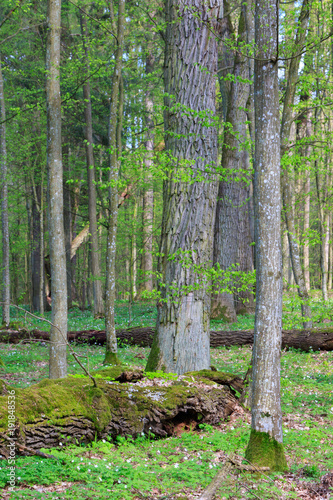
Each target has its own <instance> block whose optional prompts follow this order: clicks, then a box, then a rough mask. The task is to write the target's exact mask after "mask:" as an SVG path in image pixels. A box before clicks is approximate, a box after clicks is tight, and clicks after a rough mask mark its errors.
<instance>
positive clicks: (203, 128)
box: [146, 0, 221, 374]
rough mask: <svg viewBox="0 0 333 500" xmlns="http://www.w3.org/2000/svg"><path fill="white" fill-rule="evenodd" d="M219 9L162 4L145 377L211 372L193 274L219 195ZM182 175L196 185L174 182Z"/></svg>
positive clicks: (208, 243)
mask: <svg viewBox="0 0 333 500" xmlns="http://www.w3.org/2000/svg"><path fill="white" fill-rule="evenodd" d="M220 7H221V3H220V2H219V1H218V0H217V1H213V0H212V1H210V2H209V4H208V5H207V4H206V3H204V2H199V1H198V0H185V1H180V0H167V4H166V15H167V32H166V52H165V73H164V79H165V90H166V97H165V109H166V111H165V129H166V137H165V146H166V151H167V154H168V155H169V161H170V167H171V166H172V169H171V168H170V173H169V174H168V175H169V178H168V180H166V181H165V182H164V187H163V218H162V232H161V252H160V253H161V257H160V262H159V271H160V275H161V281H160V284H159V290H160V294H161V300H160V302H159V304H158V318H157V333H156V335H155V338H154V343H153V347H152V349H151V352H150V355H149V359H148V363H147V367H146V370H148V371H156V370H157V369H162V370H165V371H167V372H174V373H178V374H182V373H184V372H187V371H190V370H200V369H203V368H208V367H209V366H210V352H209V318H210V294H209V293H208V286H207V285H208V283H207V279H206V278H205V277H204V276H200V275H198V274H197V273H196V272H195V269H194V268H195V267H196V266H199V267H200V266H203V267H204V266H207V263H208V262H210V261H211V259H212V251H211V249H212V243H213V241H212V238H213V227H214V226H213V223H214V217H215V206H216V195H217V182H216V181H215V176H214V172H215V167H216V162H217V131H216V128H215V126H214V121H213V120H214V116H215V94H216V82H215V74H216V70H217V45H216V42H215V39H214V35H213V34H212V30H213V29H214V28H215V27H216V26H217V23H218V20H219V17H220V10H221V9H220ZM184 109H185V110H186V113H184ZM200 115H202V116H203V115H204V116H205V119H204V120H202V118H200ZM207 121H208V122H209V124H208V125H207ZM189 165H190V168H189ZM207 167H208V168H207ZM207 170H208V172H207ZM184 171H185V173H187V172H189V171H190V172H191V175H192V177H193V178H194V182H186V180H185V181H184V180H179V177H178V176H179V174H182V173H183V172H184ZM211 172H213V174H212V173H211ZM196 178H199V179H198V180H195V179H196ZM183 259H185V263H184V260H183Z"/></svg>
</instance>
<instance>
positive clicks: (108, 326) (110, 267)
mask: <svg viewBox="0 0 333 500" xmlns="http://www.w3.org/2000/svg"><path fill="white" fill-rule="evenodd" d="M124 31H125V0H119V8H118V28H117V41H118V47H117V52H116V65H115V69H114V73H113V78H112V94H111V102H110V117H109V133H108V135H109V168H110V170H109V227H108V235H107V250H106V252H107V255H106V293H105V330H106V335H107V343H106V352H105V359H104V363H105V364H107V363H114V362H117V338H116V330H115V315H114V306H115V300H116V274H115V259H116V236H117V220H118V199H119V196H118V174H119V160H118V154H117V135H118V146H119V127H117V125H118V121H119V116H118V97H119V90H120V84H121V68H122V56H123V49H124ZM117 132H118V134H117Z"/></svg>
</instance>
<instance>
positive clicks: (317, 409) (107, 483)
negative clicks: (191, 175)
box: [0, 297, 333, 500]
mask: <svg viewBox="0 0 333 500" xmlns="http://www.w3.org/2000/svg"><path fill="white" fill-rule="evenodd" d="M288 300H289V298H288V297H287V301H288ZM316 300H317V299H316V298H314V301H315V302H316ZM291 302H292V301H291ZM317 302H318V304H319V303H320V301H319V300H318V301H317ZM292 308H293V306H290V302H287V304H286V303H285V309H286V310H285V313H287V314H286V316H287V321H289V319H288V316H291V315H292V314H294V313H295V314H296V312H297V308H296V307H294V310H292ZM317 309H318V310H317V315H318V318H319V319H317V322H318V326H322V325H321V323H323V324H326V326H329V325H328V320H329V321H330V322H331V319H332V318H331V314H332V313H333V311H332V308H331V307H328V308H327V304H326V307H324V306H321V305H320V304H319V305H318V307H317ZM325 309H326V311H325ZM154 313H155V310H154V307H153V305H149V304H136V305H135V306H134V307H133V308H132V318H133V320H132V324H131V326H139V325H140V326H153V324H154ZM288 313H289V315H288ZM319 315H321V316H320V317H319ZM253 318H254V317H253V316H252V315H248V316H243V317H240V318H239V321H238V323H237V324H236V325H235V324H234V325H232V326H230V325H224V327H225V328H226V329H235V327H236V328H237V329H242V328H243V329H248V328H252V327H253ZM17 319H20V320H21V319H22V318H17ZM32 321H33V322H34V324H33V325H30V326H29V327H30V328H36V327H37V328H40V329H45V330H46V329H47V328H46V325H45V327H43V328H42V327H41V325H38V326H37V325H36V324H35V322H36V321H37V320H34V319H33V320H32ZM99 321H100V323H101V324H100V325H99V323H98V322H99ZM117 323H118V328H124V327H126V326H128V308H127V306H126V305H124V304H122V303H120V304H119V305H118V308H117ZM221 326H222V325H221V324H220V323H219V324H218V325H217V327H216V329H221ZM293 326H294V325H293ZM89 328H103V320H98V321H97V324H96V321H95V320H94V319H93V318H92V316H91V314H90V313H89V312H87V311H86V312H84V313H81V312H79V311H78V310H73V311H71V314H70V320H69V329H71V330H80V329H89ZM212 328H214V325H212ZM214 329H215V328H214ZM0 350H1V351H0V352H1V358H2V360H3V361H4V363H5V369H3V370H2V371H1V373H0V378H2V379H5V380H6V381H7V382H8V383H10V384H11V385H12V386H14V387H26V386H28V385H30V384H34V383H37V382H38V381H40V380H42V379H43V378H46V377H47V376H48V348H47V346H46V345H45V344H44V343H40V342H37V343H30V344H17V345H10V344H1V345H0ZM75 350H76V352H78V353H79V354H82V355H86V356H87V358H86V363H88V362H89V368H90V369H97V368H100V367H101V366H102V361H103V357H104V348H102V347H100V346H85V345H77V346H75ZM148 354H149V348H142V347H137V346H126V345H123V346H120V348H119V356H120V359H121V361H122V363H123V364H124V366H126V367H131V368H134V367H135V368H143V367H144V366H145V363H146V360H147V357H148ZM211 356H212V364H213V365H214V366H215V367H216V368H217V369H218V370H221V371H229V372H232V373H235V374H238V375H240V376H244V374H245V372H246V370H247V368H248V365H249V363H250V358H251V347H250V346H244V347H238V346H237V347H236V346H235V347H231V348H228V349H227V348H217V349H212V350H211ZM68 364H69V368H68V371H69V373H72V374H75V373H80V368H79V367H78V365H77V363H76V362H75V360H74V359H73V358H71V357H70V356H69V359H68ZM281 368H282V372H281V374H282V379H281V385H282V391H281V393H282V411H283V424H284V445H285V451H286V455H287V460H288V466H289V471H288V472H286V473H283V474H281V473H279V474H269V475H261V477H258V476H253V475H251V474H247V473H244V472H242V473H240V472H239V471H237V470H236V469H234V470H233V474H232V475H230V477H229V478H228V480H227V481H226V482H225V483H224V485H223V487H222V488H221V489H220V492H219V493H218V494H217V496H216V500H221V499H229V500H231V499H256V498H259V499H268V500H272V499H289V498H290V499H291V498H296V499H303V500H307V499H330V498H331V499H333V391H332V386H333V353H332V352H310V353H304V352H299V351H295V350H289V351H283V352H282V362H281ZM249 432H250V415H249V413H248V412H245V413H244V416H243V417H242V418H238V419H237V420H236V421H235V420H233V419H232V418H231V419H230V421H228V422H221V424H220V425H219V426H218V427H211V426H208V425H201V426H200V425H199V428H198V429H193V430H192V431H190V432H185V431H184V429H183V428H181V427H180V428H179V432H178V435H177V436H175V437H170V438H167V439H164V440H154V437H153V436H147V435H145V436H140V437H139V438H137V439H136V440H133V439H131V438H128V439H126V438H124V437H119V438H118V440H117V442H116V443H114V442H108V441H96V442H93V443H92V444H91V445H85V446H77V447H74V446H71V447H68V448H64V449H58V450H48V452H49V453H52V454H53V455H54V456H55V457H56V459H42V458H39V457H21V458H17V459H16V464H15V465H16V487H15V492H13V493H9V492H8V489H7V487H6V484H7V481H8V468H7V464H6V463H5V462H4V461H3V462H0V489H1V488H2V490H0V498H3V499H6V500H7V499H13V500H14V499H19V498H27V499H48V498H53V499H56V498H57V499H73V500H76V499H77V500H78V499H80V500H90V499H110V500H130V499H131V500H143V499H145V500H162V499H163V500H174V499H183V500H194V499H196V498H199V496H200V492H202V490H203V489H204V488H205V487H206V486H207V485H208V484H209V483H210V482H211V480H212V479H213V477H214V475H215V474H216V472H217V471H218V470H219V468H220V467H221V466H222V465H223V464H224V463H225V461H226V460H227V458H228V457H229V456H230V455H231V454H232V453H237V455H239V456H240V457H243V456H244V452H245V448H246V445H247V442H248V439H249Z"/></svg>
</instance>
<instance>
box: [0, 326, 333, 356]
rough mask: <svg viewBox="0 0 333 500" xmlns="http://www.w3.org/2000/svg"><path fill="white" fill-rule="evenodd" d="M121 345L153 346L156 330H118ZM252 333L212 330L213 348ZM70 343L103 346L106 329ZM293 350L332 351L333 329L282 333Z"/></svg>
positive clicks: (11, 336) (41, 336)
mask: <svg viewBox="0 0 333 500" xmlns="http://www.w3.org/2000/svg"><path fill="white" fill-rule="evenodd" d="M116 333H117V339H118V341H119V342H123V343H127V344H130V345H139V346H142V347H150V346H151V344H152V340H153V335H154V328H129V329H127V330H126V329H125V330H117V331H116ZM253 334H254V332H253V330H236V331H224V330H220V331H216V332H215V331H211V332H210V346H211V347H220V346H227V347H229V346H233V345H246V344H252V343H253ZM49 338H50V337H49V333H48V332H43V331H40V330H32V331H30V332H28V331H26V330H10V329H9V330H2V331H0V342H10V343H18V342H20V341H27V340H29V339H31V340H41V341H48V340H49ZM68 340H69V341H70V342H79V343H81V342H87V343H88V344H97V345H104V344H105V341H106V336H105V330H82V331H79V332H68ZM285 347H287V348H290V347H294V348H295V349H301V350H302V351H310V350H314V351H317V350H319V349H320V350H322V351H333V328H326V329H319V328H318V329H315V328H314V329H312V330H283V333H282V348H285Z"/></svg>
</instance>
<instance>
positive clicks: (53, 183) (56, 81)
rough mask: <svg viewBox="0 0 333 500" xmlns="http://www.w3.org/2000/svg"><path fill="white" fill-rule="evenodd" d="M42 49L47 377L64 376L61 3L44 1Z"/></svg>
mask: <svg viewBox="0 0 333 500" xmlns="http://www.w3.org/2000/svg"><path fill="white" fill-rule="evenodd" d="M47 7H48V10H47V27H48V36H47V47H46V71H47V74H46V102H47V169H48V207H49V214H48V215H49V239H50V261H51V276H52V289H51V294H52V317H51V321H52V326H51V336H50V378H63V377H66V375H67V361H66V338H67V337H66V336H67V276H66V253H65V235H64V210H63V171H62V151H61V98H60V33H61V0H48V4H47Z"/></svg>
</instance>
